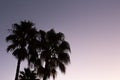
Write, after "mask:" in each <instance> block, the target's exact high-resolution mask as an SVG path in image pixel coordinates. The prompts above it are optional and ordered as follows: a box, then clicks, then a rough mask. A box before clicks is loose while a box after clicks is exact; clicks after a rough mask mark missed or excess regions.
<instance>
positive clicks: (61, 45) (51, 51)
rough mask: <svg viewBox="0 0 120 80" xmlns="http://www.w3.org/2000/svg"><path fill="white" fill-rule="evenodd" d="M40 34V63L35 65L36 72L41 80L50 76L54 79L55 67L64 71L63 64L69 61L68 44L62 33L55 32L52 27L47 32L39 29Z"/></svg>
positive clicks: (45, 79)
mask: <svg viewBox="0 0 120 80" xmlns="http://www.w3.org/2000/svg"><path fill="white" fill-rule="evenodd" d="M39 33H40V34H41V39H40V40H41V46H42V48H41V51H40V53H39V56H40V60H41V62H40V61H38V62H39V63H41V64H40V65H37V72H38V74H39V75H40V76H42V77H43V80H47V79H48V78H49V77H50V76H53V79H55V77H56V75H57V70H56V69H57V68H59V69H60V71H61V72H63V73H65V70H66V69H65V68H66V67H65V65H66V64H68V63H69V62H70V56H69V54H68V53H69V52H70V46H69V43H68V42H67V41H65V37H64V34H63V33H61V32H59V33H56V32H55V31H54V30H53V29H51V30H50V31H48V32H45V31H42V30H40V31H39Z"/></svg>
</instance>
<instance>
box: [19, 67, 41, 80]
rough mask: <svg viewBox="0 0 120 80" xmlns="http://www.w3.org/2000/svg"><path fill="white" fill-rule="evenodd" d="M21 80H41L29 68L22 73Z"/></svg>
mask: <svg viewBox="0 0 120 80" xmlns="http://www.w3.org/2000/svg"><path fill="white" fill-rule="evenodd" d="M19 80H39V79H37V74H36V73H35V72H34V71H31V70H30V69H29V68H25V69H24V71H20V75H19Z"/></svg>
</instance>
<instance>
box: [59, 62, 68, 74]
mask: <svg viewBox="0 0 120 80" xmlns="http://www.w3.org/2000/svg"><path fill="white" fill-rule="evenodd" d="M58 65H59V69H60V70H61V72H62V73H65V70H66V68H65V65H64V64H63V63H61V62H59V64H58Z"/></svg>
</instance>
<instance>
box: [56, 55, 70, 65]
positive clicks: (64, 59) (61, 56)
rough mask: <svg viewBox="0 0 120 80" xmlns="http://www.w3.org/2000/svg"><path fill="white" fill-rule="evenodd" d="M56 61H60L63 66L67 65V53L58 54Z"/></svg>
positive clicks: (68, 57)
mask: <svg viewBox="0 0 120 80" xmlns="http://www.w3.org/2000/svg"><path fill="white" fill-rule="evenodd" d="M58 60H60V61H61V62H63V63H65V64H68V63H69V62H70V56H69V54H68V53H59V54H58Z"/></svg>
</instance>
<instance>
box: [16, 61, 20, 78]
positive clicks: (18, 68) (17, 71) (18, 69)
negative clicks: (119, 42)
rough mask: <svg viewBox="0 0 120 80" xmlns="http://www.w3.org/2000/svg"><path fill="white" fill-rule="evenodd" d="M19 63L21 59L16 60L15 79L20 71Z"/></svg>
mask: <svg viewBox="0 0 120 80" xmlns="http://www.w3.org/2000/svg"><path fill="white" fill-rule="evenodd" d="M20 63H21V60H20V59H18V62H17V69H16V75H15V80H18V76H19V71H20Z"/></svg>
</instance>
